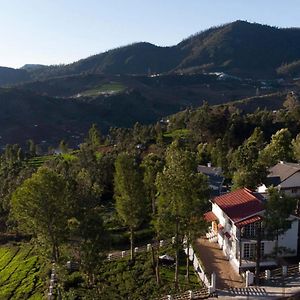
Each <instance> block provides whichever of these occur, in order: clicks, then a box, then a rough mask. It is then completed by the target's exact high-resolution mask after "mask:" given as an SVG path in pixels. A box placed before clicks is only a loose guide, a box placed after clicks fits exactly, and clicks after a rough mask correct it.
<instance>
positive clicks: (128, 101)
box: [0, 74, 281, 149]
mask: <svg viewBox="0 0 300 300" xmlns="http://www.w3.org/2000/svg"><path fill="white" fill-rule="evenodd" d="M258 85H259V83H257V82H248V83H247V82H244V81H238V80H219V79H218V77H217V76H214V75H193V76H192V75H185V76H184V75H182V76H179V75H166V76H159V77H147V76H134V77H132V76H103V75H92V74H90V75H78V76H69V77H64V78H53V79H49V80H44V81H36V82H32V83H28V84H23V85H20V86H18V87H15V88H9V89H8V88H7V89H0V125H1V127H0V136H1V139H0V146H1V147H3V146H5V144H6V143H21V144H24V143H25V141H26V140H28V139H30V138H31V139H34V140H35V142H37V143H42V144H44V145H45V148H46V149H47V147H46V146H48V145H57V144H58V143H59V141H60V139H66V140H67V141H68V142H69V143H70V145H72V146H77V145H78V144H79V143H80V142H82V137H83V135H84V134H85V133H86V132H87V130H88V128H89V127H90V126H91V124H92V123H97V124H98V126H99V127H100V128H101V129H102V131H103V132H107V130H108V129H109V127H115V126H117V127H131V126H133V125H134V123H135V122H140V123H143V124H150V123H154V122H156V121H158V120H160V119H161V118H162V117H164V116H167V115H170V114H173V113H176V112H177V111H180V110H183V109H185V108H187V107H198V106H200V105H202V103H203V101H204V100H205V101H208V103H210V104H211V105H214V104H221V103H226V102H229V101H232V100H238V99H242V98H248V97H251V96H254V95H255V93H256V87H257V86H258ZM280 89H281V87H280V86H279V87H274V88H273V89H272V90H266V91H265V93H270V92H273V91H277V90H280Z"/></svg>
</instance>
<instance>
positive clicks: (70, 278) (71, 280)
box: [63, 272, 84, 291]
mask: <svg viewBox="0 0 300 300" xmlns="http://www.w3.org/2000/svg"><path fill="white" fill-rule="evenodd" d="M83 282H84V279H83V278H82V275H81V274H80V273H79V272H74V273H72V274H70V275H67V277H66V279H65V281H64V282H63V286H64V289H65V290H67V291H68V290H69V289H71V288H77V287H79V285H80V284H81V283H83Z"/></svg>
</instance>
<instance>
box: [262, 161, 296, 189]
mask: <svg viewBox="0 0 300 300" xmlns="http://www.w3.org/2000/svg"><path fill="white" fill-rule="evenodd" d="M299 171H300V164H297V163H287V162H280V163H278V164H277V165H275V166H274V167H271V168H270V169H269V175H268V180H269V181H270V183H272V184H273V185H275V184H276V185H278V184H280V183H281V182H283V181H284V180H286V179H287V178H289V177H291V176H292V175H294V174H295V173H297V172H299ZM268 180H267V183H269V182H268ZM279 181H280V182H279Z"/></svg>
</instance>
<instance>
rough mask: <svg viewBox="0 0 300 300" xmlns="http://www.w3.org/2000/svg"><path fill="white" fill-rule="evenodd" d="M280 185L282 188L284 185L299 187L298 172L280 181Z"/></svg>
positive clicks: (299, 173)
mask: <svg viewBox="0 0 300 300" xmlns="http://www.w3.org/2000/svg"><path fill="white" fill-rule="evenodd" d="M280 186H281V187H282V188H286V187H300V172H297V173H295V174H294V175H292V176H291V177H289V178H287V179H286V180H284V181H283V182H281V184H280Z"/></svg>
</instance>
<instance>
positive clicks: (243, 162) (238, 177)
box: [231, 128, 267, 189]
mask: <svg viewBox="0 0 300 300" xmlns="http://www.w3.org/2000/svg"><path fill="white" fill-rule="evenodd" d="M263 147H264V136H263V132H262V131H261V129H260V128H255V130H254V131H253V133H252V135H251V136H250V137H249V138H248V139H247V140H246V141H245V142H244V143H243V144H242V145H241V146H239V147H238V149H237V150H236V151H235V152H234V155H233V156H234V159H233V161H232V163H231V167H232V168H234V169H235V172H234V174H233V179H232V181H233V189H237V188H241V187H248V188H250V189H255V188H256V187H257V185H259V184H260V183H261V182H262V181H263V179H264V178H265V177H266V176H267V171H266V166H265V164H264V162H263V161H262V160H260V159H259V156H260V151H261V150H262V149H263Z"/></svg>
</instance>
